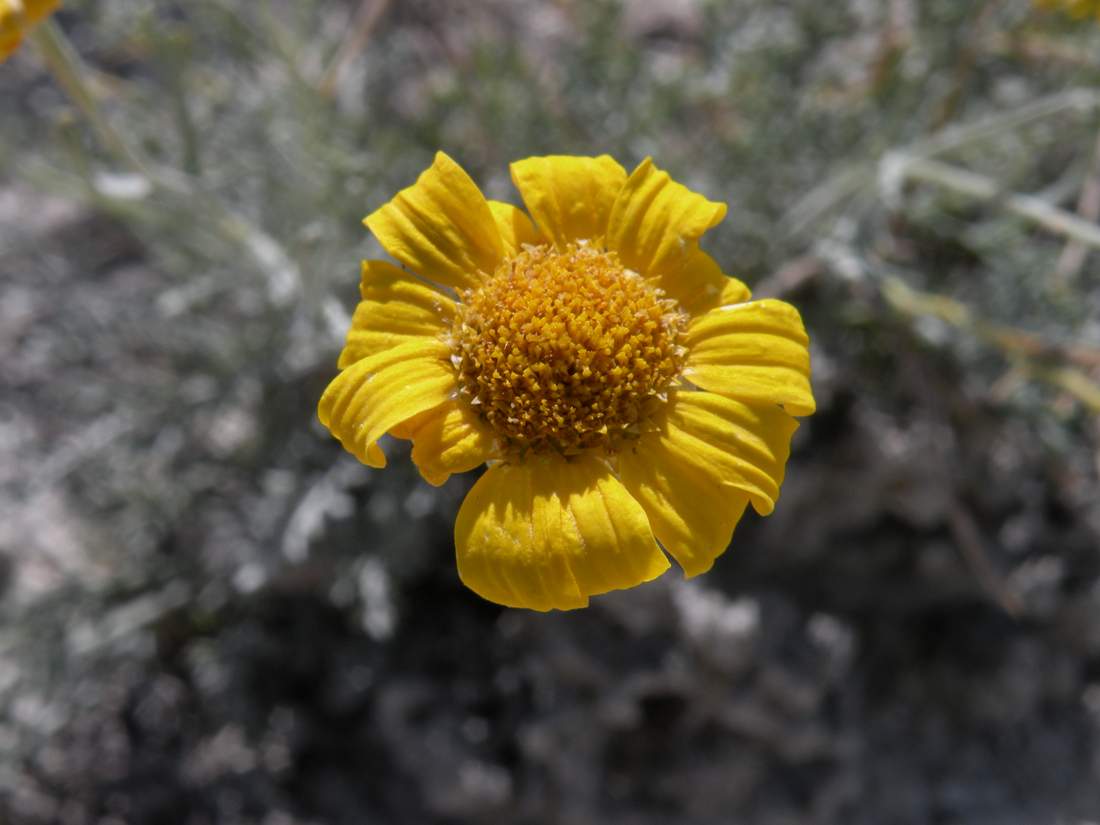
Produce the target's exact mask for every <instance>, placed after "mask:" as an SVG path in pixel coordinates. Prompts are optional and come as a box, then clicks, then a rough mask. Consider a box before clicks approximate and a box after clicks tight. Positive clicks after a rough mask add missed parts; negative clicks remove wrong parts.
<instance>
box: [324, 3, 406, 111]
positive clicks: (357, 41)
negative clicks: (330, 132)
mask: <svg viewBox="0 0 1100 825" xmlns="http://www.w3.org/2000/svg"><path fill="white" fill-rule="evenodd" d="M389 5H390V0H363V2H362V3H360V4H359V11H358V12H356V14H355V20H354V22H353V23H352V25H351V27H350V28H349V29H348V32H347V34H346V35H345V36H344V39H343V41H342V42H341V43H340V48H339V49H337V51H336V56H335V57H333V58H332V62H330V63H329V64H328V67H327V68H326V69H325V73H324V74H323V75H321V80H320V82H319V83H318V84H317V91H318V92H320V93H321V94H322V95H324V96H325V97H332V95H333V94H334V93H335V92H336V87H337V86H338V85H339V83H340V78H341V77H342V76H343V74H344V71H345V70H346V68H347V66H348V64H349V63H350V62H351V61H352V60H354V59H355V57H356V56H357V55H358V54H360V53H361V52H362V51H363V49H365V48H366V47H367V43H368V42H369V41H370V36H371V33H372V32H373V31H374V30H375V28H376V27H377V26H378V22H379V21H380V20H381V19H382V15H383V14H385V12H386V9H387V8H389Z"/></svg>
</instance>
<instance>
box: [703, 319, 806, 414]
mask: <svg viewBox="0 0 1100 825" xmlns="http://www.w3.org/2000/svg"><path fill="white" fill-rule="evenodd" d="M809 341H810V339H809V337H808V336H807V335H806V330H805V328H804V327H803V326H802V318H801V316H800V315H799V314H798V310H797V309H795V308H794V307H793V306H791V305H790V304H788V303H786V302H784V301H777V300H775V299H772V298H768V299H765V300H763V301H752V302H750V303H746V304H735V305H730V306H722V307H718V308H717V309H713V310H711V311H710V312H708V313H707V314H705V315H702V316H700V317H698V318H696V319H695V320H694V321H692V322H691V324H690V325H689V326H688V329H687V335H686V338H685V344H686V345H687V347H688V350H689V353H688V358H687V365H686V368H685V369H684V377H686V378H687V379H688V380H689V381H691V382H692V383H694V384H696V385H697V386H700V387H702V388H703V389H705V390H710V391H711V392H716V393H719V394H720V395H724V396H726V397H727V398H734V399H737V400H739V401H745V402H749V403H754V404H782V405H783V406H784V407H785V408H786V410H787V412H789V413H790V414H791V415H810V414H811V413H813V411H814V409H815V408H816V404H815V402H814V396H813V391H812V390H811V388H810V351H809Z"/></svg>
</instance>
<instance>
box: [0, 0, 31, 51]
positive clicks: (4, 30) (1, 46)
mask: <svg viewBox="0 0 1100 825" xmlns="http://www.w3.org/2000/svg"><path fill="white" fill-rule="evenodd" d="M25 22H26V17H25V16H24V14H23V13H22V12H20V11H19V10H18V9H17V8H16V7H15V6H13V5H12V4H11V3H10V2H8V0H0V61H3V60H5V59H6V58H8V57H10V56H11V55H12V54H13V53H14V52H15V50H16V49H18V48H19V44H20V43H21V42H22V41H23V26H24V24H25Z"/></svg>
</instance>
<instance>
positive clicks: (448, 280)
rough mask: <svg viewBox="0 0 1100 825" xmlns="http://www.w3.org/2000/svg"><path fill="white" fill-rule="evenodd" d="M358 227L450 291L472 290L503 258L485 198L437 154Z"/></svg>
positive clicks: (455, 168)
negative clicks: (405, 187) (406, 184)
mask: <svg viewBox="0 0 1100 825" xmlns="http://www.w3.org/2000/svg"><path fill="white" fill-rule="evenodd" d="M363 223H365V224H366V225H367V228H368V229H370V231H371V232H373V233H374V235H375V237H376V238H378V240H379V242H380V243H381V244H382V246H383V247H384V248H385V250H386V251H387V252H389V253H390V254H391V255H393V257H394V258H396V259H397V260H398V261H400V262H401V263H403V264H404V265H405V266H407V267H408V268H409V269H411V270H412V271H413V272H415V273H416V274H418V275H421V276H423V277H424V278H427V279H429V280H431V281H435V282H436V283H440V284H446V285H447V286H451V287H454V288H456V289H467V288H472V287H475V286H477V285H478V284H479V283H481V280H482V278H483V277H484V275H486V274H489V273H492V272H493V271H494V270H495V269H496V267H497V264H499V263H500V260H501V257H502V256H503V254H504V245H503V243H502V242H501V239H500V232H499V231H498V230H497V224H496V221H495V220H493V214H492V211H491V210H490V209H489V203H488V202H487V201H486V200H485V196H484V195H482V194H481V190H480V189H478V188H477V184H475V183H474V182H473V180H471V179H470V176H469V175H467V174H466V172H465V171H463V169H462V167H461V166H459V165H458V164H457V163H455V162H454V161H453V160H451V159H450V158H449V157H447V155H445V154H443V153H442V152H437V153H436V156H435V162H434V163H432V165H431V166H430V167H428V169H426V170H425V171H424V172H423V173H422V174H421V175H420V177H419V178H418V179H417V181H416V183H415V184H413V185H412V186H410V187H408V188H407V189H402V190H401V191H400V192H398V193H397V195H395V196H394V198H393V200H391V201H390V202H389V203H387V204H386V205H385V206H382V207H381V208H380V209H378V210H376V211H375V212H372V213H371V214H370V215H368V216H367V217H366V218H364V219H363Z"/></svg>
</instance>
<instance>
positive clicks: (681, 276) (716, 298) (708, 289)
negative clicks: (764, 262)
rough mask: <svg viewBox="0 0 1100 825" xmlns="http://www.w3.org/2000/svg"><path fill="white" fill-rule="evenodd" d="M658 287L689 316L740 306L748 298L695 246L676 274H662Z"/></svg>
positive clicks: (749, 294) (743, 289)
mask: <svg viewBox="0 0 1100 825" xmlns="http://www.w3.org/2000/svg"><path fill="white" fill-rule="evenodd" d="M658 284H659V285H660V287H661V288H662V289H663V290H664V291H665V292H666V293H667V294H668V296H669V297H670V298H675V299H676V300H677V301H678V302H679V303H680V306H681V307H683V308H684V309H685V310H686V311H687V312H688V314H689V315H692V316H696V315H702V314H703V313H705V312H709V311H710V310H712V309H714V308H715V307H720V306H723V305H725V304H740V303H744V302H745V301H748V300H750V299H751V298H752V291H751V290H750V289H749V288H748V287H747V286H746V285H745V284H743V283H742V282H741V281H739V280H737V279H736V278H731V277H729V276H728V275H726V274H725V273H724V272H722V268H721V267H720V266H718V262H717V261H715V260H714V258H712V257H711V256H710V255H708V254H707V253H706V252H704V251H703V250H701V249H700V248H699V246H698V244H695V245H693V246H692V248H691V249H689V250H688V257H687V258H686V259H685V260H684V264H683V266H682V267H681V269H680V270H679V271H678V272H672V273H667V274H665V275H662V276H661V277H660V279H659V280H658Z"/></svg>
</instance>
